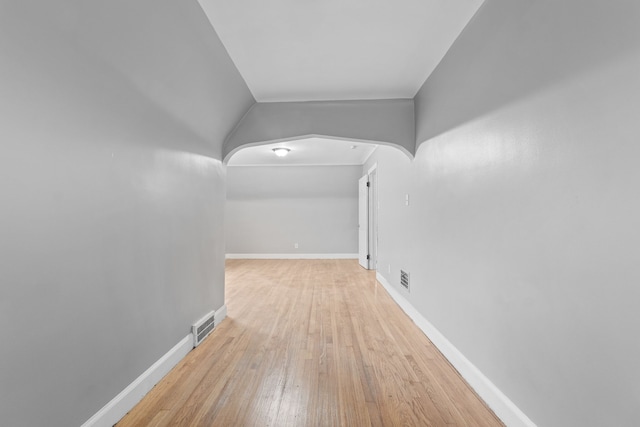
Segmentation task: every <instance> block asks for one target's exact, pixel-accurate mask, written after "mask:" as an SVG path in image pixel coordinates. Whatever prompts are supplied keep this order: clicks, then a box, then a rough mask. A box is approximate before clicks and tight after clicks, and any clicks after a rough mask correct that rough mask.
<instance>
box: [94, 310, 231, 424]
mask: <svg viewBox="0 0 640 427" xmlns="http://www.w3.org/2000/svg"><path fill="white" fill-rule="evenodd" d="M226 317H227V305H226V304H224V305H223V306H222V307H220V308H219V309H217V310H216V311H215V326H214V327H217V326H218V325H219V324H220V322H222V321H223V320H224V319H225V318H226ZM191 350H193V334H189V335H187V336H186V337H184V338H183V339H181V340H180V342H179V343H178V344H176V345H174V346H173V348H172V349H171V350H169V351H168V352H166V353H165V354H164V356H162V357H161V358H160V359H158V360H157V361H156V362H155V363H154V364H153V365H151V366H150V367H149V369H147V370H146V371H144V372H143V373H142V375H140V376H139V377H138V378H136V379H135V380H134V381H133V382H132V383H131V384H129V385H128V386H127V388H125V389H124V390H122V391H121V392H120V393H119V394H118V395H117V396H116V397H114V398H113V399H112V400H111V401H110V402H109V403H107V404H106V405H104V407H102V409H100V410H99V411H98V412H96V413H95V414H94V415H93V416H92V417H91V418H89V419H88V420H87V421H86V422H85V423H84V424H82V427H112V426H113V425H114V424H115V423H117V422H118V421H120V420H121V419H122V417H124V416H125V415H126V414H127V412H129V411H130V410H131V409H133V407H134V406H136V405H137V404H138V402H140V401H141V400H142V398H143V397H144V396H145V395H146V394H147V393H148V392H149V391H150V390H151V389H152V388H153V387H154V386H155V385H156V384H157V383H158V382H160V380H161V379H162V378H164V376H165V375H167V374H168V373H169V371H171V370H172V369H173V368H174V367H175V366H176V365H177V364H178V362H180V361H181V360H182V359H183V358H184V357H185V356H186V355H187V354H188V353H189V352H190V351H191Z"/></svg>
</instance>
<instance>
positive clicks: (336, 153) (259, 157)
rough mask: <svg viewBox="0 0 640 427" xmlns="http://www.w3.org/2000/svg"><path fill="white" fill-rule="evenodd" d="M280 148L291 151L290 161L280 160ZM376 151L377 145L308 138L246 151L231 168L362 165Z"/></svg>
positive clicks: (232, 160) (233, 159)
mask: <svg viewBox="0 0 640 427" xmlns="http://www.w3.org/2000/svg"><path fill="white" fill-rule="evenodd" d="M276 147H286V148H289V149H290V150H291V151H290V152H289V154H288V155H287V156H286V157H277V156H276V155H275V154H274V152H273V149H274V148H276ZM353 147H355V148H353ZM375 149H376V145H374V144H368V143H361V142H351V141H341V140H333V139H325V138H307V139H302V140H296V141H286V142H277V143H274V144H267V145H260V146H255V147H247V148H243V149H241V150H239V151H237V152H236V153H235V154H233V155H232V156H231V158H230V159H229V163H228V165H229V166H257V165H270V166H287V165H306V166H309V165H361V164H363V163H364V162H365V161H366V160H367V159H368V158H369V156H370V155H371V153H373V151H374V150H375Z"/></svg>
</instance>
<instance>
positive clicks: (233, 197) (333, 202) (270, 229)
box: [225, 166, 361, 254]
mask: <svg viewBox="0 0 640 427" xmlns="http://www.w3.org/2000/svg"><path fill="white" fill-rule="evenodd" d="M360 176H361V167H360V166H259V167H258V166H229V167H227V204H226V218H225V231H226V239H227V253H230V254H238V253H240V254H242V253H244V254H294V253H300V254H311V253H314V254H356V253H357V252H358V178H359V177H360ZM294 243H298V244H299V247H298V249H295V248H294Z"/></svg>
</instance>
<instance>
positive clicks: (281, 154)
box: [273, 147, 291, 157]
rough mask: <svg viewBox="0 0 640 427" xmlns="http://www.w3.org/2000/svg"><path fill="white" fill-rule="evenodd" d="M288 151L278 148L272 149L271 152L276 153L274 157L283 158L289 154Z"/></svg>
mask: <svg viewBox="0 0 640 427" xmlns="http://www.w3.org/2000/svg"><path fill="white" fill-rule="evenodd" d="M289 151H291V150H289V149H288V148H284V147H278V148H274V149H273V152H274V153H276V156H278V157H284V156H286V155H287V154H289Z"/></svg>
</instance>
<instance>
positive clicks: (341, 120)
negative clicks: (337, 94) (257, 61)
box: [224, 99, 415, 160]
mask: <svg viewBox="0 0 640 427" xmlns="http://www.w3.org/2000/svg"><path fill="white" fill-rule="evenodd" d="M309 136H321V137H329V138H332V139H347V140H353V141H364V142H374V143H379V144H387V145H392V146H395V147H397V148H399V149H400V150H402V151H404V152H405V153H406V154H407V155H408V156H410V157H412V156H413V153H414V151H415V150H414V148H415V124H414V106H413V100H412V99H384V100H366V101H316V102H259V103H256V104H254V105H253V106H252V107H251V109H250V110H249V111H248V112H247V114H246V115H245V116H244V117H243V118H242V120H241V121H240V122H239V123H238V126H237V127H236V129H234V131H233V133H232V134H231V135H229V138H227V141H226V142H225V144H224V159H225V160H227V159H228V158H229V157H230V156H231V155H233V153H234V152H235V151H237V150H238V149H240V148H241V147H242V146H247V145H259V144H260V143H264V142H275V141H282V140H288V139H299V138H303V137H309Z"/></svg>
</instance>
